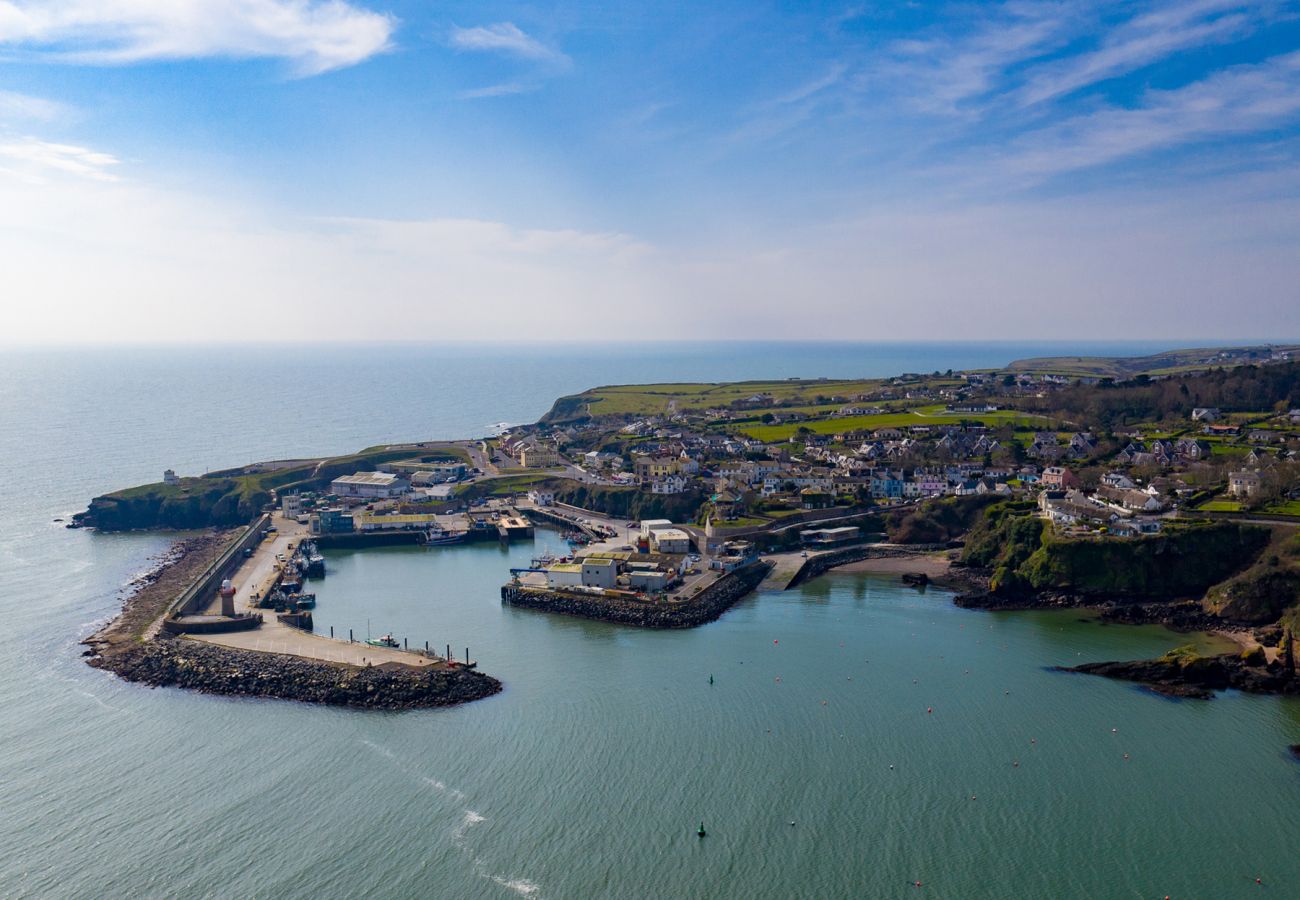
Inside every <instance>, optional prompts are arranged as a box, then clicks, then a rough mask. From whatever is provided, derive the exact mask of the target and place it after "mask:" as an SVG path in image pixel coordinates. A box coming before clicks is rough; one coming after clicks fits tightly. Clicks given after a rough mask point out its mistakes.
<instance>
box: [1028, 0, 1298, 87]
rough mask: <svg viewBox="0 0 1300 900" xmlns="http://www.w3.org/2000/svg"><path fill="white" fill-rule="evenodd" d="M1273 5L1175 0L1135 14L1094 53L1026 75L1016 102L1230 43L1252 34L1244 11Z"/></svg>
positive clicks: (1252, 24) (1229, 0) (1228, 0)
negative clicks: (1182, 52) (1169, 3)
mask: <svg viewBox="0 0 1300 900" xmlns="http://www.w3.org/2000/svg"><path fill="white" fill-rule="evenodd" d="M1271 5H1272V4H1258V3H1242V2H1241V0H1198V2H1186V0H1178V2H1175V3H1173V4H1171V5H1168V6H1160V7H1157V8H1156V9H1154V10H1151V11H1150V12H1147V13H1144V14H1141V15H1137V16H1134V17H1133V18H1132V19H1130V20H1128V21H1127V22H1124V23H1122V24H1120V25H1119V26H1117V27H1116V28H1115V29H1114V30H1113V31H1111V32H1110V33H1109V34H1107V35H1106V37H1105V39H1104V40H1103V41H1102V43H1101V46H1100V47H1098V48H1097V49H1096V50H1094V51H1091V52H1087V53H1080V54H1076V55H1074V56H1071V57H1068V58H1067V59H1064V60H1061V61H1059V62H1052V63H1046V64H1044V65H1042V66H1041V67H1039V68H1038V69H1037V70H1035V71H1034V72H1031V73H1030V75H1029V78H1028V83H1027V84H1026V85H1025V87H1024V88H1023V89H1022V90H1021V91H1020V92H1019V98H1020V100H1021V102H1023V103H1027V104H1032V103H1041V102H1043V101H1046V100H1051V99H1054V98H1056V97H1059V96H1062V95H1064V94H1069V93H1071V92H1073V91H1076V90H1079V89H1080V88H1083V87H1087V86H1088V85H1091V84H1094V83H1096V82H1098V81H1101V80H1103V79H1107V78H1113V77H1115V76H1118V75H1123V74H1125V73H1128V72H1131V71H1134V70H1135V69H1139V68H1141V67H1143V66H1146V65H1150V64H1151V63H1153V62H1156V61H1158V60H1161V59H1164V58H1165V57H1167V56H1169V55H1171V54H1173V53H1177V52H1179V51H1182V50H1187V49H1191V48H1194V47H1202V46H1205V45H1207V44H1217V43H1223V42H1226V41H1230V40H1234V39H1237V38H1240V37H1242V36H1243V35H1245V34H1249V33H1250V32H1251V31H1252V30H1254V28H1255V26H1256V24H1257V23H1256V22H1255V21H1254V20H1253V19H1252V17H1251V16H1250V15H1248V13H1251V12H1254V11H1256V10H1254V9H1252V8H1253V7H1259V6H1271Z"/></svg>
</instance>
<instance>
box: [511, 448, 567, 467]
mask: <svg viewBox="0 0 1300 900" xmlns="http://www.w3.org/2000/svg"><path fill="white" fill-rule="evenodd" d="M559 463H560V454H558V453H556V452H555V451H554V450H552V449H550V448H549V447H542V446H538V445H534V446H525V447H524V448H523V449H522V450H520V451H519V465H521V466H523V467H524V468H525V469H545V468H549V467H550V466H556V465H559Z"/></svg>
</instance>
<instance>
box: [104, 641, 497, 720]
mask: <svg viewBox="0 0 1300 900" xmlns="http://www.w3.org/2000/svg"><path fill="white" fill-rule="evenodd" d="M90 664H91V665H93V666H96V667H98V668H103V669H107V670H109V671H111V672H113V673H114V674H116V675H118V676H119V677H121V678H124V679H126V680H127V681H135V682H139V683H141V684H147V685H150V686H151V687H181V688H188V689H190V690H196V691H200V692H202V693H207V694H225V695H231V696H242V697H274V698H277V699H281V700H300V701H304V702H308V703H328V704H332V705H337V706H352V707H364V708H369V709H421V708H427V707H435V706H453V705H456V704H458V703H467V702H469V701H471V700H478V699H481V698H483V697H489V696H491V695H492V694H496V693H499V692H500V691H501V682H500V681H498V680H497V679H495V678H493V677H491V676H490V675H484V674H483V673H481V672H476V671H474V670H472V669H466V668H464V667H461V666H457V667H453V668H446V667H442V666H423V667H418V668H417V667H414V666H404V665H400V664H393V663H390V664H386V665H382V666H375V667H367V668H362V667H360V666H350V665H342V664H339V663H327V662H321V661H318V660H310V659H303V658H302V657H297V656H285V655H282V654H276V653H259V652H255V651H251V650H236V649H233V648H230V647H221V646H217V645H215V644H206V643H203V642H201V641H192V640H187V639H185V638H166V637H161V638H158V639H155V640H151V641H145V642H141V643H137V644H135V645H134V646H132V647H126V648H120V649H118V650H117V651H116V652H113V653H110V654H108V655H105V656H98V657H95V658H93V659H91V660H90Z"/></svg>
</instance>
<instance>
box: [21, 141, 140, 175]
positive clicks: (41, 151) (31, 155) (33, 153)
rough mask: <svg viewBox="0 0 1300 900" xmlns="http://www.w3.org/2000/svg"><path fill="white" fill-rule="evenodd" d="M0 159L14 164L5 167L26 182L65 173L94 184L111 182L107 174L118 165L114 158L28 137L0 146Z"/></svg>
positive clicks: (73, 146) (81, 148)
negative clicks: (52, 174)
mask: <svg viewBox="0 0 1300 900" xmlns="http://www.w3.org/2000/svg"><path fill="white" fill-rule="evenodd" d="M0 157H4V158H6V159H8V160H11V161H13V162H14V163H17V167H16V168H15V167H14V166H13V165H11V166H10V167H8V169H7V171H8V172H9V174H11V175H19V176H20V177H22V178H23V179H24V180H26V181H40V180H41V179H42V177H43V176H45V175H48V174H51V173H66V174H69V175H76V176H79V177H81V178H90V179H94V180H97V181H114V180H116V176H115V175H114V174H113V173H112V172H111V171H110V170H111V169H112V167H113V166H116V165H117V164H118V160H117V158H116V157H114V156H112V155H110V154H108V153H101V152H99V151H97V150H89V149H87V148H85V147H78V146H76V145H74V144H55V143H51V142H50V141H42V140H40V139H38V138H33V137H28V138H22V139H21V140H15V141H7V142H3V143H0Z"/></svg>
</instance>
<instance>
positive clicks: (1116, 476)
mask: <svg viewBox="0 0 1300 900" xmlns="http://www.w3.org/2000/svg"><path fill="white" fill-rule="evenodd" d="M1101 483H1102V484H1104V485H1106V486H1107V487H1113V488H1123V489H1125V490H1128V489H1129V488H1135V487H1137V485H1136V484H1134V483H1133V479H1131V478H1129V477H1128V476H1127V475H1125V474H1124V473H1123V472H1107V473H1106V474H1105V475H1103V476H1101Z"/></svg>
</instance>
